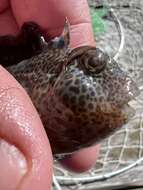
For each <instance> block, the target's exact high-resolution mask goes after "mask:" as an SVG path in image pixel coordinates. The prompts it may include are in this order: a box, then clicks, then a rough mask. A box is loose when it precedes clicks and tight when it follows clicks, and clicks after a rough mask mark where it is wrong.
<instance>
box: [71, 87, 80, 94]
mask: <svg viewBox="0 0 143 190" xmlns="http://www.w3.org/2000/svg"><path fill="white" fill-rule="evenodd" d="M69 90H70V91H71V92H74V93H75V94H79V92H80V91H79V89H78V88H77V87H75V86H71V87H70V88H69Z"/></svg>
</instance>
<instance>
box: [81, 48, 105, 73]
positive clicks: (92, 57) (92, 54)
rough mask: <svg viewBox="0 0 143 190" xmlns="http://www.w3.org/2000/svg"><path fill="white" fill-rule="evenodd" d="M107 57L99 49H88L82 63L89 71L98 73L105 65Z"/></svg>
mask: <svg viewBox="0 0 143 190" xmlns="http://www.w3.org/2000/svg"><path fill="white" fill-rule="evenodd" d="M107 60H108V57H107V56H106V54H104V53H103V52H102V51H101V50H99V49H96V50H92V51H89V52H88V54H87V55H86V57H85V59H84V64H85V67H86V69H87V70H88V71H89V72H92V73H95V74H98V73H100V72H101V71H103V70H104V69H105V67H106V63H107Z"/></svg>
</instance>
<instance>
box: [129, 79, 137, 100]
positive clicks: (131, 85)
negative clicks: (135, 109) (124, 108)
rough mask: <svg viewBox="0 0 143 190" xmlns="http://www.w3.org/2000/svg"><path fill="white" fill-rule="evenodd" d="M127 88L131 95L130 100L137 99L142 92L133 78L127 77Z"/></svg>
mask: <svg viewBox="0 0 143 190" xmlns="http://www.w3.org/2000/svg"><path fill="white" fill-rule="evenodd" d="M126 90H127V92H128V95H129V97H130V99H129V101H131V100H133V99H135V98H136V97H137V96H138V95H139V94H140V89H139V87H138V86H137V84H136V83H135V82H134V81H133V80H131V78H127V85H126Z"/></svg>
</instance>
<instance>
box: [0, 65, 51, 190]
mask: <svg viewBox="0 0 143 190" xmlns="http://www.w3.org/2000/svg"><path fill="white" fill-rule="evenodd" d="M0 76H1V80H0V168H1V169H0V170H1V172H0V173H1V174H0V179H3V180H0V189H4V190H15V189H18V190H29V189H35V190H39V189H42V190H47V189H50V187H51V175H52V156H51V150H50V146H49V142H48V139H47V136H46V135H45V131H44V129H43V126H42V123H41V121H40V119H39V116H38V114H37V112H36V110H35V108H34V106H33V104H32V103H31V101H30V99H29V97H28V96H27V94H26V93H25V91H24V90H23V89H22V88H21V87H20V85H19V84H18V83H17V82H16V80H15V79H14V78H13V77H12V76H10V75H9V74H8V72H7V71H5V70H4V69H3V68H2V67H0ZM6 179H7V180H6Z"/></svg>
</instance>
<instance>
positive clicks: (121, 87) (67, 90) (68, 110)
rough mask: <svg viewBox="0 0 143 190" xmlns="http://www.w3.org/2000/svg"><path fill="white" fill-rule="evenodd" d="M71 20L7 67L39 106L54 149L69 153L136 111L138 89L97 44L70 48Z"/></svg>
mask: <svg viewBox="0 0 143 190" xmlns="http://www.w3.org/2000/svg"><path fill="white" fill-rule="evenodd" d="M69 42H70V40H69V26H68V24H67V23H66V26H65V29H64V32H63V34H62V35H61V36H60V37H59V38H55V39H53V40H52V41H51V42H49V43H48V44H47V47H46V48H45V50H44V51H43V52H42V53H41V54H39V55H37V56H34V57H32V58H30V59H28V60H24V61H22V62H20V63H19V64H17V65H15V66H11V67H8V68H7V69H8V71H9V72H10V73H11V74H12V75H13V76H14V77H15V78H16V79H17V80H18V81H19V82H20V83H21V85H22V86H23V87H24V88H25V89H26V91H27V92H28V94H29V96H30V97H31V99H32V101H33V103H34V105H35V107H36V108H37V110H38V112H39V115H40V117H41V120H42V122H43V124H44V127H45V130H46V132H47V135H48V138H49V140H50V144H51V147H52V151H53V154H56V155H60V154H69V153H72V152H74V151H76V150H78V149H81V148H84V147H88V146H91V145H93V144H96V143H98V142H100V141H101V140H103V138H105V137H107V136H108V135H110V134H111V133H112V132H114V131H115V130H116V129H119V128H120V127H122V126H123V125H124V124H125V123H127V122H128V120H129V119H130V117H132V116H133V115H134V111H133V109H132V108H131V107H130V106H129V105H128V103H129V101H130V100H132V99H133V98H135V97H136V96H137V95H138V93H139V90H138V88H137V86H136V84H135V83H134V81H133V80H132V79H131V78H130V77H129V76H128V75H127V74H126V73H125V72H123V71H122V70H121V68H120V67H119V66H118V64H117V63H116V62H115V61H114V60H112V59H111V58H109V56H108V55H107V54H106V53H103V52H102V51H101V50H100V49H97V48H96V47H90V46H82V47H78V48H76V49H73V50H71V49H69Z"/></svg>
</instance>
